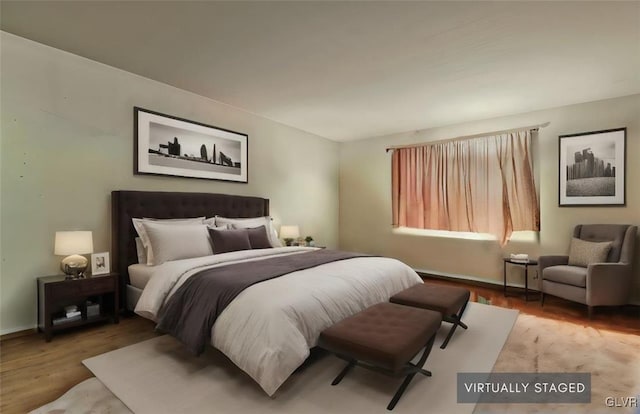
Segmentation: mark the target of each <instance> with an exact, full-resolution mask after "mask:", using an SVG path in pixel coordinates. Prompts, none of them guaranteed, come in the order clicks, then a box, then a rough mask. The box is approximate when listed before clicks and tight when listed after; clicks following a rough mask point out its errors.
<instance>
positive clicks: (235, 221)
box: [216, 216, 282, 247]
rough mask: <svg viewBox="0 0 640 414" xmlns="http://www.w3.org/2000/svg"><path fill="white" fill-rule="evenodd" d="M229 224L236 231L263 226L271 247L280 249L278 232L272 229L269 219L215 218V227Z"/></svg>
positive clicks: (265, 217) (267, 217)
mask: <svg viewBox="0 0 640 414" xmlns="http://www.w3.org/2000/svg"><path fill="white" fill-rule="evenodd" d="M224 224H230V225H232V226H233V227H234V228H237V229H248V228H253V227H260V226H265V227H266V229H267V234H268V235H269V241H270V242H271V247H282V243H280V240H279V239H278V232H277V231H276V229H275V228H274V227H273V222H272V220H271V217H269V216H264V217H252V218H227V217H220V216H216V225H217V226H219V225H224Z"/></svg>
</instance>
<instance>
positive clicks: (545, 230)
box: [340, 91, 640, 302]
mask: <svg viewBox="0 0 640 414" xmlns="http://www.w3.org/2000/svg"><path fill="white" fill-rule="evenodd" d="M558 93H562V91H558ZM548 121H549V122H551V124H550V125H549V126H548V127H546V128H543V129H541V130H540V132H539V136H538V139H537V142H536V144H535V154H534V156H535V161H534V163H535V165H536V172H537V176H538V180H539V182H538V187H539V191H540V219H541V231H540V233H539V240H536V239H535V238H533V239H532V240H531V241H528V242H511V243H509V244H508V245H507V246H506V248H505V249H504V250H503V249H501V248H500V246H499V245H498V243H497V242H496V241H487V240H485V241H482V240H464V239H459V238H442V237H430V236H422V235H420V236H416V235H407V234H397V233H394V232H392V228H391V153H385V148H386V147H388V146H392V145H403V144H411V143H419V142H427V141H435V140H440V139H446V138H453V137H457V136H464V135H471V134H476V133H483V132H490V131H500V130H504V129H509V128H517V127H522V126H529V125H535V124H539V123H544V122H548ZM625 126H626V127H627V200H626V201H627V204H626V207H559V206H558V136H559V135H563V134H571V133H578V132H585V131H594V130H604V129H611V128H617V127H625ZM639 154H640V95H632V96H627V97H623V98H617V99H609V100H605V101H598V102H591V103H585V104H580V105H571V106H565V107H561V108H555V109H549V110H544V111H537V112H531V113H527V114H522V115H514V116H508V117H502V118H495V119H489V120H485V121H479V122H470V123H465V124H461V125H453V126H448V127H442V128H434V129H428V130H422V131H415V132H408V133H402V134H394V135H389V136H383V137H376V138H371V139H366V140H361V141H354V142H350V143H344V144H343V145H341V147H340V246H341V248H344V249H347V250H358V251H365V252H370V253H376V254H381V255H387V256H392V257H396V258H399V259H401V260H403V261H405V262H406V263H408V264H409V265H410V266H413V267H414V268H417V269H423V270H427V271H434V272H437V273H444V274H451V275H461V276H465V277H472V278H477V279H481V280H486V281H490V282H495V283H501V281H502V260H501V258H502V257H503V256H504V255H508V254H509V253H514V252H523V253H529V254H530V255H531V256H532V257H537V256H538V255H540V254H566V253H567V252H568V248H569V242H570V240H571V234H572V229H573V227H574V226H575V225H576V224H580V223H584V224H587V223H632V224H635V225H640V191H639V190H638V181H640V162H638V155H639ZM517 271H518V270H515V271H514V272H517ZM634 273H635V287H634V292H633V297H634V301H636V302H637V301H640V241H638V240H636V262H635V270H634ZM509 277H510V278H513V282H514V283H516V284H517V283H518V282H520V283H524V280H523V278H522V277H521V276H520V278H518V274H517V273H514V274H513V275H511V274H510V276H509ZM530 282H533V280H532V279H530ZM536 286H537V285H536Z"/></svg>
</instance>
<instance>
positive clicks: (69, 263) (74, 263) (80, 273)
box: [60, 254, 89, 279]
mask: <svg viewBox="0 0 640 414" xmlns="http://www.w3.org/2000/svg"><path fill="white" fill-rule="evenodd" d="M88 264H89V261H88V260H87V258H86V257H84V256H81V255H79V254H72V255H71V256H67V257H65V258H64V259H62V261H61V262H60V269H61V270H62V272H63V273H64V274H65V275H66V277H65V279H79V278H82V277H84V271H85V270H87V265H88Z"/></svg>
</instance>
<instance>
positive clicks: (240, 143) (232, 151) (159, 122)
mask: <svg viewBox="0 0 640 414" xmlns="http://www.w3.org/2000/svg"><path fill="white" fill-rule="evenodd" d="M134 123H135V128H134V133H135V138H134V145H135V152H136V154H134V171H135V173H136V174H159V175H174V176H178V177H193V178H206V179H210V180H222V181H236V182H241V183H246V182H248V178H247V177H248V167H247V161H248V156H247V154H248V140H249V137H248V136H247V134H242V133H239V132H234V131H230V130H227V129H222V128H217V127H214V126H211V125H207V124H202V123H200V122H194V121H189V120H187V119H182V118H178V117H175V116H171V115H165V114H161V113H159V112H154V111H149V110H147V109H142V108H138V107H134Z"/></svg>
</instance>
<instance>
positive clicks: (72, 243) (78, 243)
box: [54, 231, 93, 256]
mask: <svg viewBox="0 0 640 414" xmlns="http://www.w3.org/2000/svg"><path fill="white" fill-rule="evenodd" d="M89 253H93V234H92V232H90V231H56V244H55V250H54V254H56V255H58V256H68V255H72V254H89Z"/></svg>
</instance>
